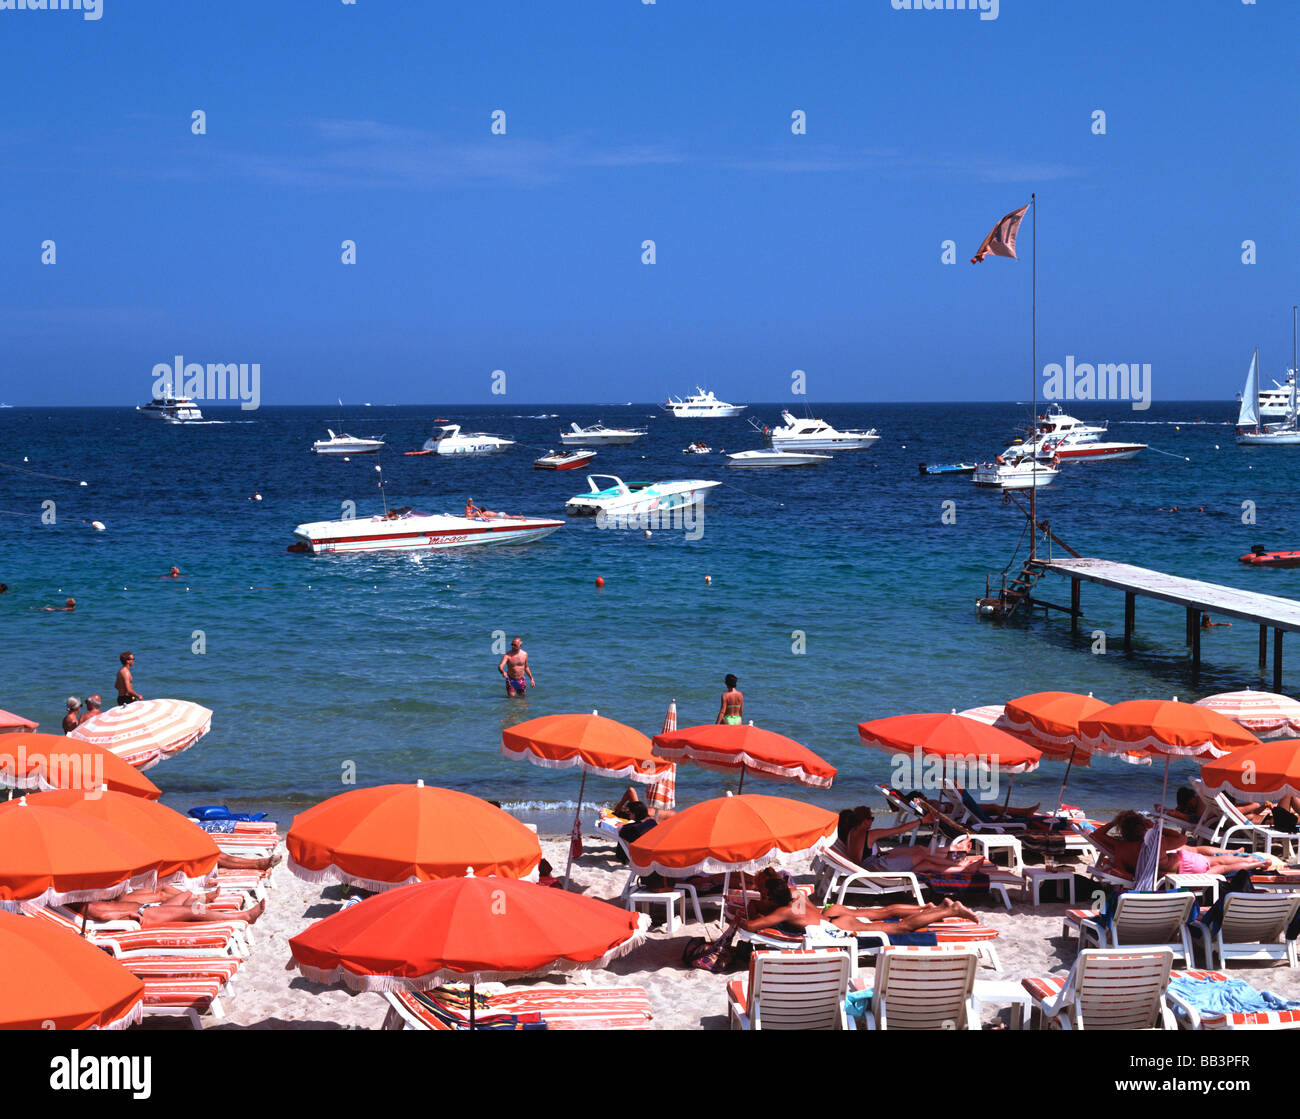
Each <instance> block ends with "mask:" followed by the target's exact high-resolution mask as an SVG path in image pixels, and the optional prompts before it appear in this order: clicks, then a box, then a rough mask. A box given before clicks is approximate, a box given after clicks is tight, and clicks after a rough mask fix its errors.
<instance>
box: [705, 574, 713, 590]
mask: <svg viewBox="0 0 1300 1119" xmlns="http://www.w3.org/2000/svg"><path fill="white" fill-rule="evenodd" d="M704 585H705V586H706V587H708V586H712V585H713V576H712V575H706V576H704Z"/></svg>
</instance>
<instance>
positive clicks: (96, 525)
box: [90, 521, 104, 532]
mask: <svg viewBox="0 0 1300 1119" xmlns="http://www.w3.org/2000/svg"><path fill="white" fill-rule="evenodd" d="M90 527H91V528H93V529H94V530H95V531H96V532H103V531H104V522H103V521H91V522H90Z"/></svg>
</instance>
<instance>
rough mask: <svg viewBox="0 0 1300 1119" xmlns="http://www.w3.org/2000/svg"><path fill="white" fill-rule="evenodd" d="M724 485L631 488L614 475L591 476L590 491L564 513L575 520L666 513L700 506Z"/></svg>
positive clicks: (693, 482) (672, 484) (669, 484)
mask: <svg viewBox="0 0 1300 1119" xmlns="http://www.w3.org/2000/svg"><path fill="white" fill-rule="evenodd" d="M602 483H606V484H603V485H602ZM721 484H722V483H721V482H705V481H699V480H691V481H685V482H649V483H645V484H643V485H636V486H629V485H628V484H627V483H626V482H624V481H623V479H622V478H619V477H617V476H615V475H613V474H588V475H587V485H588V486H589V487H590V489H589V490H588V491H587V492H586V493H580V494H578V495H577V496H576V497H571V498H570V499H569V500H568V501H567V502H565V505H564V511H565V512H566V513H568V514H570V515H571V516H575V517H598V516H605V517H626V516H638V515H640V514H643V513H665V512H669V511H671V510H674V509H685V508H687V507H688V506H691V505H696V504H698V503H699V502H701V501H703V500H704V495H705V493H707V492H708V491H709V490H711V489H713V487H714V486H718V485H721Z"/></svg>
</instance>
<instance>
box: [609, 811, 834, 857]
mask: <svg viewBox="0 0 1300 1119" xmlns="http://www.w3.org/2000/svg"><path fill="white" fill-rule="evenodd" d="M838 825H839V817H838V816H836V815H835V813H833V812H828V811H826V809H824V808H818V807H816V806H815V805H812V804H804V803H803V802H802V801H797V800H788V799H787V798H785V797H770V796H759V795H756V794H754V793H745V794H743V795H741V796H734V797H733V796H727V797H718V798H716V799H714V800H706V801H704V802H703V803H701V804H693V805H691V807H690V808H684V809H682V810H681V811H680V812H678V813H677V814H676V815H674V816H671V817H670V818H669V819H667V820H665V821H663V823H661V824H657V825H656V826H655V827H653V828H651V829H650V830H649V831H647V832H645V833H643V834H642V835H641V837H640V838H639V839H637V840H636V842H635V843H633V844H632V845H631V846H630V847H629V848H628V859H629V861H630V862H631V864H632V869H633V870H634V871H635V872H636V873H637V874H641V875H645V874H652V873H653V874H662V875H665V876H666V877H669V878H686V877H688V876H690V875H692V874H724V873H729V872H731V871H741V872H745V871H756V870H761V869H762V868H763V867H765V866H767V865H768V864H769V863H771V862H772V861H773V860H777V859H780V858H781V857H782V856H784V855H797V854H804V853H807V852H810V851H818V850H821V849H822V848H823V847H829V846H830V845H831V844H832V843H833V842H834V841H835V837H836V829H837V827H838Z"/></svg>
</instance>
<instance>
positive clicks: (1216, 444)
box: [1188, 443, 1219, 461]
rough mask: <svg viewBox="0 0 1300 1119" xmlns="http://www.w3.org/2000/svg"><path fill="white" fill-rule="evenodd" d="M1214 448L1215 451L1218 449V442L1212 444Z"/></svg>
mask: <svg viewBox="0 0 1300 1119" xmlns="http://www.w3.org/2000/svg"><path fill="white" fill-rule="evenodd" d="M1214 449H1215V450H1216V451H1217V450H1218V449H1219V444H1218V443H1215V444H1214ZM1188 461H1190V460H1188Z"/></svg>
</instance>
